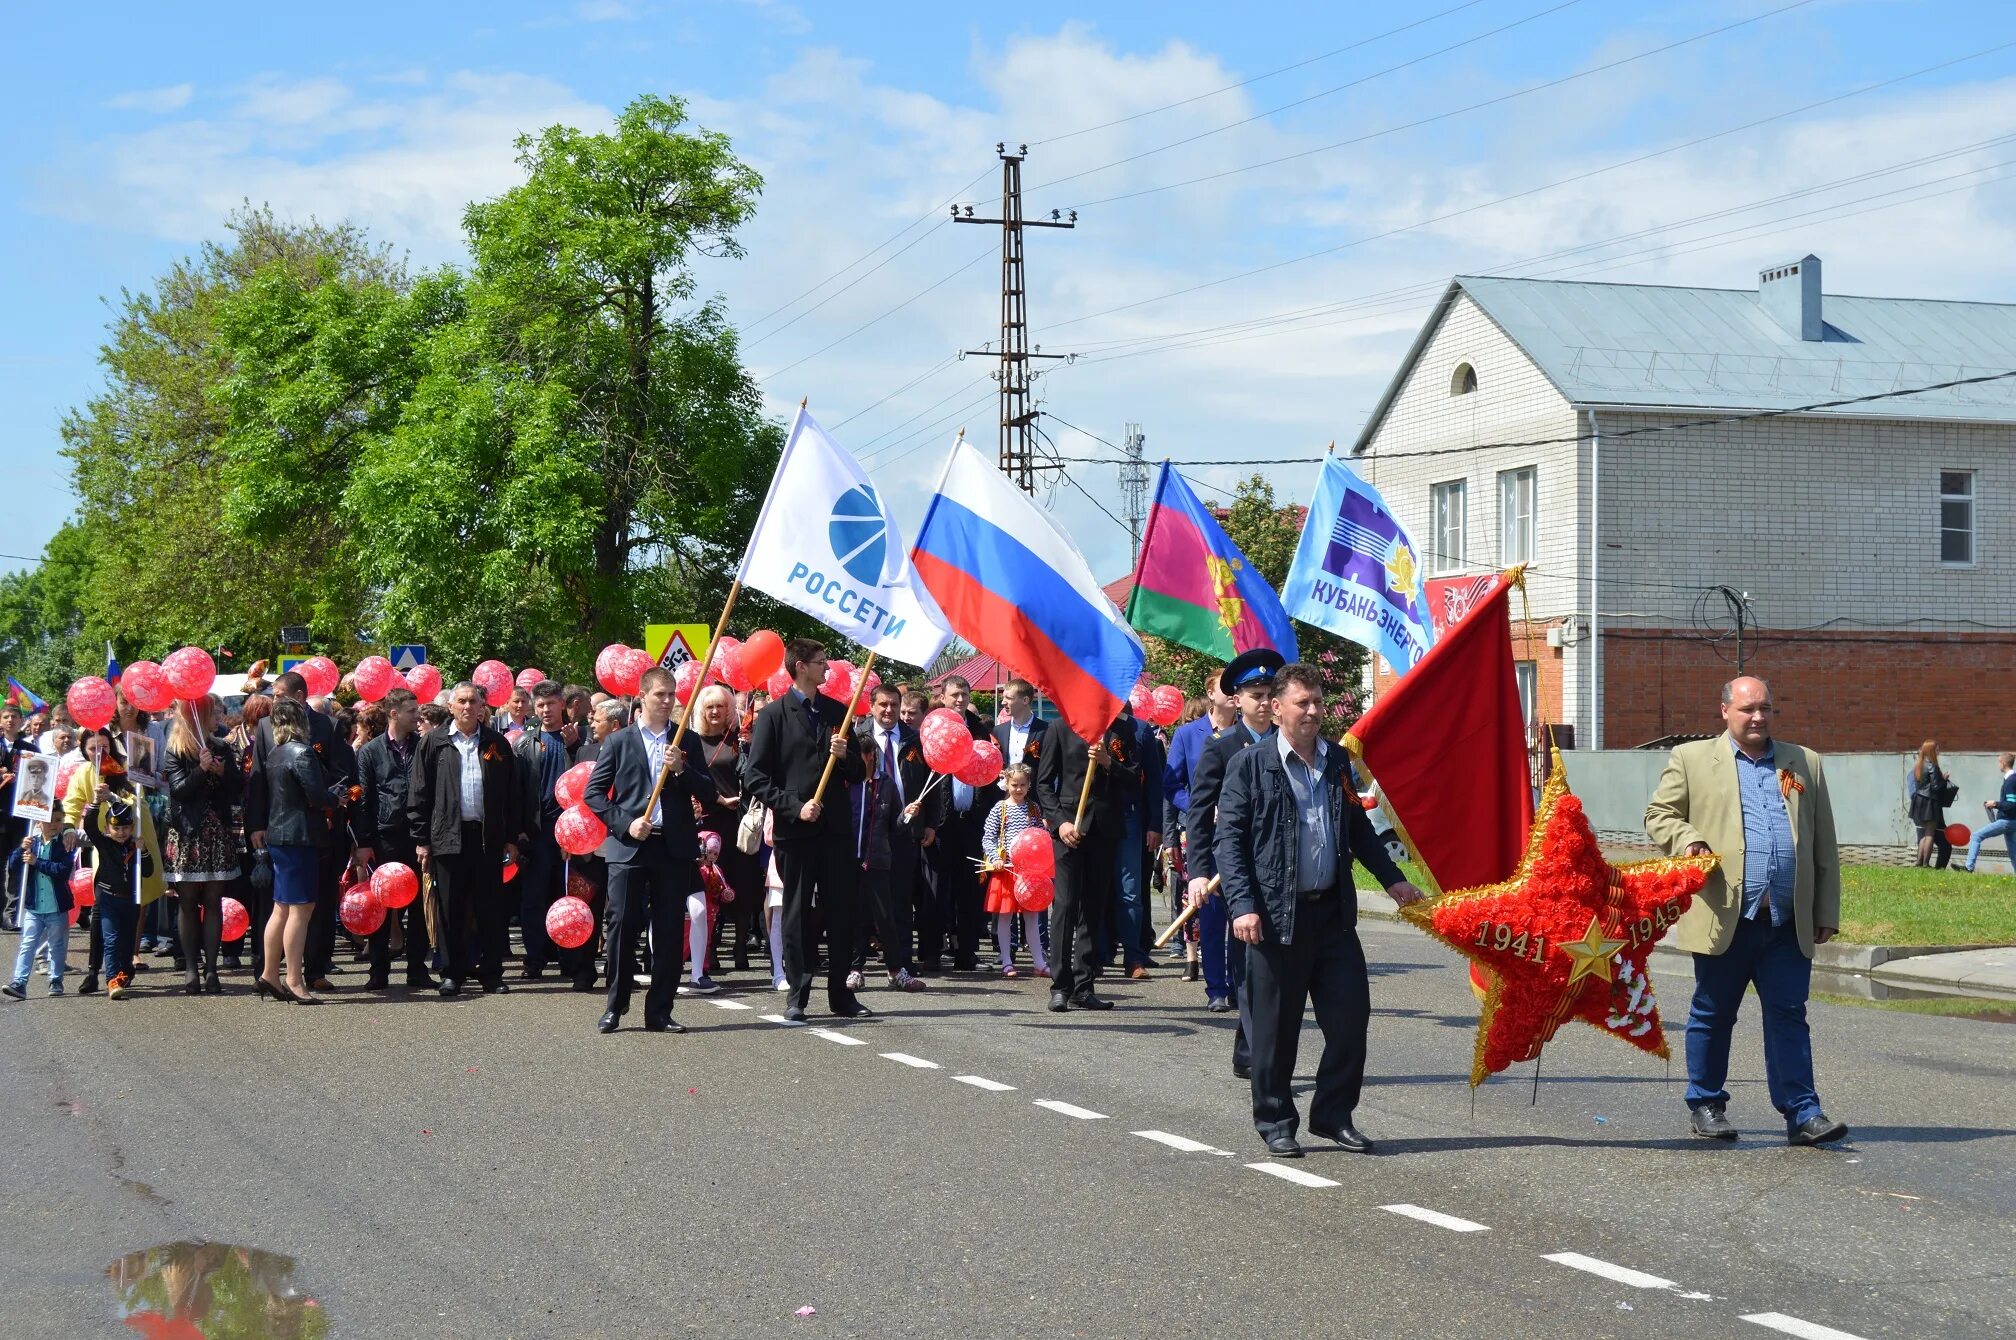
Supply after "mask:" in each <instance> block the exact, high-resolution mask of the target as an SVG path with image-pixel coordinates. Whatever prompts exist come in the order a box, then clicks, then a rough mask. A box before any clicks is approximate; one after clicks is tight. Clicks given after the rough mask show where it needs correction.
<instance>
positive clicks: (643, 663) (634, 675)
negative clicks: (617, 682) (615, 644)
mask: <svg viewBox="0 0 2016 1340" xmlns="http://www.w3.org/2000/svg"><path fill="white" fill-rule="evenodd" d="M657 664H658V658H657V657H655V656H653V655H652V654H651V653H650V652H648V651H645V650H644V649H643V648H642V647H632V648H630V649H629V650H628V651H626V652H625V653H623V675H624V678H626V679H628V680H629V681H630V682H631V683H632V684H636V683H637V682H638V681H639V680H641V679H643V678H644V672H645V671H646V670H650V669H652V668H654V667H655V666H656V665H657ZM641 687H642V686H641V685H639V688H641ZM630 692H631V693H632V694H635V693H637V692H638V689H632V690H630Z"/></svg>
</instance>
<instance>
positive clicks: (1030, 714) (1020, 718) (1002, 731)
mask: <svg viewBox="0 0 2016 1340" xmlns="http://www.w3.org/2000/svg"><path fill="white" fill-rule="evenodd" d="M1001 705H1002V706H1003V707H1005V708H1007V709H1008V719H1007V720H1006V721H1004V722H1002V723H1000V724H999V725H997V726H996V727H994V743H995V744H996V745H997V746H999V747H1000V750H1001V766H1002V767H1004V768H1012V767H1014V766H1015V765H1016V764H1017V763H1020V764H1023V765H1024V766H1026V767H1029V768H1032V769H1033V768H1034V767H1035V766H1036V755H1037V752H1038V751H1039V750H1040V749H1041V748H1042V745H1043V732H1044V731H1046V730H1048V729H1049V728H1050V723H1049V722H1047V721H1045V720H1044V719H1043V718H1042V717H1039V716H1037V715H1036V687H1035V686H1034V685H1033V684H1031V683H1030V682H1029V681H1028V680H1026V679H1011V680H1009V681H1008V682H1007V683H1006V684H1005V685H1003V686H1002V689H1001ZM981 819H982V821H983V822H984V821H985V819H986V816H985V815H982V816H981Z"/></svg>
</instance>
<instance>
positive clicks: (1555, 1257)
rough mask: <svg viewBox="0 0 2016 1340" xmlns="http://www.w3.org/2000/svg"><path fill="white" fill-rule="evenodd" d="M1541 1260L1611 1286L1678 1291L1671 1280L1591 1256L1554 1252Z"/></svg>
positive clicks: (1578, 1253)
mask: <svg viewBox="0 0 2016 1340" xmlns="http://www.w3.org/2000/svg"><path fill="white" fill-rule="evenodd" d="M1541 1259H1543V1260H1547V1261H1552V1262H1553V1263H1554V1264H1556V1265H1561V1266H1567V1267H1568V1268H1569V1269H1570V1270H1586V1271H1588V1272H1589V1273H1590V1274H1592V1275H1601V1276H1602V1277H1603V1278H1604V1279H1606V1280H1609V1281H1610V1282H1611V1283H1613V1284H1628V1285H1630V1286H1631V1287H1632V1288H1634V1289H1678V1288H1679V1287H1680V1286H1679V1285H1677V1284H1675V1283H1674V1282H1673V1281H1672V1280H1668V1279H1661V1278H1659V1276H1657V1275H1648V1274H1646V1273H1645V1272H1644V1271H1642V1270H1633V1269H1631V1267H1629V1266H1617V1265H1612V1264H1610V1263H1609V1262H1608V1261H1599V1260H1597V1259H1596V1258H1595V1257H1593V1256H1584V1255H1582V1253H1580V1252H1555V1253H1553V1254H1552V1255H1549V1256H1546V1257H1543V1258H1541Z"/></svg>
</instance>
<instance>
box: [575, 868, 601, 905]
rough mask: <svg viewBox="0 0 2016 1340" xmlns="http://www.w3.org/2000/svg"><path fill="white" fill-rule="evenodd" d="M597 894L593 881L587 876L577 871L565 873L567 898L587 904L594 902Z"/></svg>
mask: <svg viewBox="0 0 2016 1340" xmlns="http://www.w3.org/2000/svg"><path fill="white" fill-rule="evenodd" d="M597 892H599V890H597V889H596V887H595V881H594V880H592V879H590V878H588V876H586V875H584V874H582V873H581V872H580V871H579V870H570V871H568V872H567V896H568V897H570V898H579V899H580V900H581V901H582V902H584V903H588V902H593V901H594V900H595V895H596V893H597Z"/></svg>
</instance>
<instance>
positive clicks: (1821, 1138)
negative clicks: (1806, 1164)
mask: <svg viewBox="0 0 2016 1340" xmlns="http://www.w3.org/2000/svg"><path fill="white" fill-rule="evenodd" d="M1846 1134H1848V1123H1847V1122H1845V1121H1836V1120H1834V1118H1832V1117H1830V1116H1828V1115H1827V1114H1826V1113H1825V1112H1816V1113H1815V1114H1814V1115H1812V1116H1810V1117H1808V1118H1807V1119H1806V1120H1805V1121H1804V1122H1802V1123H1800V1125H1799V1128H1798V1129H1797V1130H1795V1131H1793V1132H1792V1133H1791V1134H1790V1135H1788V1136H1786V1137H1785V1140H1786V1143H1788V1144H1794V1145H1824V1144H1830V1143H1832V1142H1833V1141H1835V1140H1839V1139H1840V1138H1841V1137H1842V1136H1844V1135H1846Z"/></svg>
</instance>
